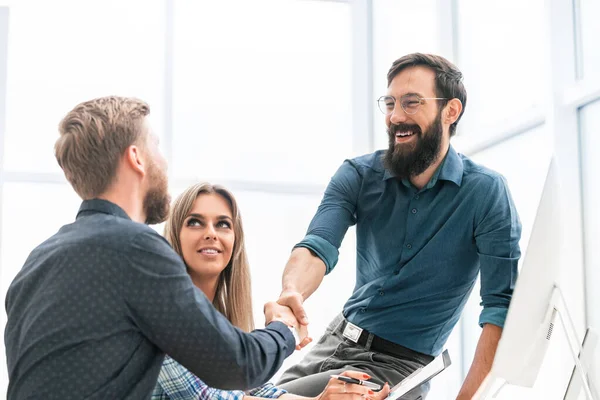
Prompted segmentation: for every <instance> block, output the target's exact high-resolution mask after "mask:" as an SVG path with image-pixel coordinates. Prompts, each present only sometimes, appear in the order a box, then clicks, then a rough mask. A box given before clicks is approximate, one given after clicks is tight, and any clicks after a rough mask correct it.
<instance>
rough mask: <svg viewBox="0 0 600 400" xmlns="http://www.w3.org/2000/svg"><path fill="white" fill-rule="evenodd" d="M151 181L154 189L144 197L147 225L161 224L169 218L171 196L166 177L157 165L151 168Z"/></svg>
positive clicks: (149, 190)
mask: <svg viewBox="0 0 600 400" xmlns="http://www.w3.org/2000/svg"><path fill="white" fill-rule="evenodd" d="M150 175H151V177H150V179H151V182H152V187H151V188H150V189H148V192H147V193H146V196H145V197H144V212H145V214H146V224H148V225H153V224H160V223H161V222H163V221H165V220H166V219H167V217H168V216H169V208H170V204H171V196H170V195H169V185H168V182H167V178H166V176H165V175H164V174H163V173H162V172H161V171H160V170H159V169H158V167H157V166H156V165H153V166H152V167H151V172H150Z"/></svg>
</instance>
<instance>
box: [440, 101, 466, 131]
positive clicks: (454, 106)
mask: <svg viewBox="0 0 600 400" xmlns="http://www.w3.org/2000/svg"><path fill="white" fill-rule="evenodd" d="M444 108H445V110H444V123H446V124H448V125H452V124H453V123H455V122H456V120H457V119H458V117H460V113H461V112H462V108H463V106H462V102H461V101H460V100H459V99H457V98H454V99H452V100H450V101H449V102H448V103H447V104H446V107H444Z"/></svg>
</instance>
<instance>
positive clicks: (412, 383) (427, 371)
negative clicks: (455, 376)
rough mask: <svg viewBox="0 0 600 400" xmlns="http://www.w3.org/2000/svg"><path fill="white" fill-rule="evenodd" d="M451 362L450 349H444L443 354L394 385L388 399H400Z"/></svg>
mask: <svg viewBox="0 0 600 400" xmlns="http://www.w3.org/2000/svg"><path fill="white" fill-rule="evenodd" d="M451 363H452V362H451V361H450V355H449V354H448V350H444V352H443V353H442V354H440V355H439V356H437V357H436V358H434V359H433V361H431V362H430V363H429V364H427V365H426V366H424V367H422V368H419V369H417V370H416V371H415V372H413V373H412V374H410V375H409V376H407V377H406V378H404V379H403V380H402V382H400V383H399V384H397V385H396V386H394V387H393V388H392V389H391V390H390V394H389V395H388V397H387V399H388V400H396V399H400V397H401V396H403V395H405V394H406V393H408V392H410V391H411V390H413V389H414V388H416V387H419V386H421V385H422V384H424V383H425V382H428V381H429V380H430V379H431V378H433V377H434V376H436V375H437V374H439V373H440V372H442V371H443V370H445V369H446V368H447V367H449V366H450V364H451Z"/></svg>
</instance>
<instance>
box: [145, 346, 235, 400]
mask: <svg viewBox="0 0 600 400" xmlns="http://www.w3.org/2000/svg"><path fill="white" fill-rule="evenodd" d="M243 397H244V392H242V391H241V390H219V389H214V388H211V387H209V386H207V385H206V383H204V382H202V381H201V380H200V379H199V378H198V377H197V376H196V375H194V374H192V373H191V372H190V371H188V370H187V369H186V368H185V367H183V366H182V365H181V364H179V363H178V362H177V361H175V360H173V359H172V358H171V357H169V356H166V357H165V360H164V361H163V365H162V368H161V369H160V372H159V374H158V381H157V383H156V386H155V388H154V392H153V393H152V400H199V399H200V400H202V399H206V400H242V398H243Z"/></svg>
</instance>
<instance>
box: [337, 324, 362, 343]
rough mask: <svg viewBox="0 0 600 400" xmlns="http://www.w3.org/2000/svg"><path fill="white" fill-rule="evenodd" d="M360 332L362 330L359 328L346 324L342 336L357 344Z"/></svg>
mask: <svg viewBox="0 0 600 400" xmlns="http://www.w3.org/2000/svg"><path fill="white" fill-rule="evenodd" d="M362 331H363V330H362V328H359V327H358V326H356V325H354V324H353V323H351V322H347V323H346V327H345V328H344V332H343V333H342V335H344V337H345V338H348V339H350V340H352V341H353V342H354V343H358V338H359V337H360V334H361V333H362Z"/></svg>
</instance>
